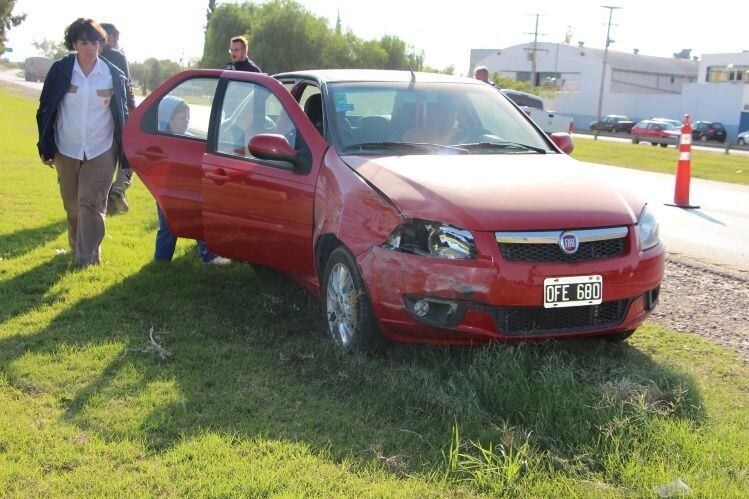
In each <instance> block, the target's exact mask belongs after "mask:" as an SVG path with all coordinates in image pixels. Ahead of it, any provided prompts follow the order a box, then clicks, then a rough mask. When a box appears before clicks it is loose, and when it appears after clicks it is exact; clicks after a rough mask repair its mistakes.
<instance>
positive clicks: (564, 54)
mask: <svg viewBox="0 0 749 499" xmlns="http://www.w3.org/2000/svg"><path fill="white" fill-rule="evenodd" d="M532 48H533V44H531V43H527V44H522V45H515V46H512V47H508V48H505V49H500V50H495V49H476V50H471V64H470V70H471V72H473V68H475V67H476V66H486V67H487V68H488V69H489V71H490V72H491V73H493V72H499V73H500V74H502V75H504V76H508V77H511V78H515V79H517V80H521V81H530V78H531V60H530V54H531V51H532ZM536 49H537V51H536V83H537V84H538V85H544V86H549V87H553V88H555V89H556V90H557V91H556V93H555V95H554V97H553V98H551V99H547V107H549V108H550V109H553V110H556V111H559V112H561V113H564V114H569V115H571V116H572V117H573V118H574V119H575V126H576V127H577V128H587V127H588V124H589V123H590V122H591V121H593V120H595V118H596V111H597V106H598V95H599V89H600V84H601V74H602V73H604V74H603V76H604V91H603V92H604V94H603V108H602V114H604V115H606V114H626V115H628V116H630V117H631V118H632V119H633V120H635V121H638V120H641V119H647V118H654V117H661V118H672V119H681V118H682V117H683V115H684V114H689V115H691V117H692V121H697V120H706V121H719V122H721V123H723V124H724V125H725V127H726V130H727V131H728V135H729V138H730V139H733V138H735V136H736V133H737V132H738V131H739V129H741V130H744V129H747V128H749V116H745V117H744V118H742V115H744V114H745V112H749V85H745V84H744V83H749V72H747V69H749V53H743V54H720V55H718V54H716V55H704V56H703V59H702V61H701V62H697V61H694V60H689V59H676V58H668V57H652V56H647V55H642V54H639V53H626V52H619V51H616V50H609V53H608V61H607V64H606V70H605V72H603V52H604V51H603V50H602V49H595V48H588V47H584V46H582V45H579V46H572V45H565V44H557V43H546V42H542V43H538V44H537V45H536ZM744 119H746V120H747V123H746V125H744V121H742V120H744ZM740 124H741V125H740Z"/></svg>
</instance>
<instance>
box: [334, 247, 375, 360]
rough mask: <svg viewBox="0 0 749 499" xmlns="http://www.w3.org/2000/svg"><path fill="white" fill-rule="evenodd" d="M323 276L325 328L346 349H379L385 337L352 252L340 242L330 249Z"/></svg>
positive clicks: (373, 350)
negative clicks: (339, 244) (377, 321)
mask: <svg viewBox="0 0 749 499" xmlns="http://www.w3.org/2000/svg"><path fill="white" fill-rule="evenodd" d="M323 276H324V277H323V289H322V298H323V312H324V313H325V329H326V330H327V331H328V335H330V338H331V339H332V340H333V343H334V344H335V345H336V347H338V348H340V349H342V350H345V351H348V352H354V351H356V352H375V351H379V350H381V349H382V348H383V347H384V346H385V338H384V336H383V335H382V333H381V332H380V330H379V328H378V327H377V323H376V322H375V318H374V314H373V313H372V305H371V303H370V302H369V295H368V293H367V288H366V286H365V285H364V279H363V278H362V276H361V272H359V266H358V265H357V264H356V260H355V259H354V257H353V255H352V254H351V253H350V252H349V251H348V250H347V249H346V248H345V247H343V246H339V247H338V248H336V249H335V250H333V252H332V253H331V254H330V257H329V258H328V261H327V262H326V264H325V272H324V274H323Z"/></svg>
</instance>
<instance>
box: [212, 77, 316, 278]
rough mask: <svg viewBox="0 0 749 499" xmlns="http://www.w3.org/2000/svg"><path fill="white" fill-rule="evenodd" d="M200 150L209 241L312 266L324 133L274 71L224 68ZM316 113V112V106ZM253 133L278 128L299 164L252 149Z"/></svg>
mask: <svg viewBox="0 0 749 499" xmlns="http://www.w3.org/2000/svg"><path fill="white" fill-rule="evenodd" d="M218 94H219V95H221V97H222V98H221V100H220V101H219V100H218V99H217V103H216V106H220V109H218V110H214V115H213V122H212V124H211V125H212V127H213V128H212V129H211V134H210V141H209V148H208V152H207V153H206V155H205V156H204V158H203V179H202V188H203V223H204V227H205V241H206V243H207V245H208V249H209V250H210V251H213V252H215V253H217V254H219V255H223V256H227V257H230V258H234V259H238V260H245V261H249V262H253V263H257V264H260V265H266V266H269V267H273V268H276V269H279V270H287V271H293V272H301V273H304V274H307V275H313V274H314V256H313V244H312V231H313V198H314V193H315V184H316V182H317V173H318V171H319V167H320V163H321V161H322V157H323V154H324V153H325V150H326V148H327V144H326V142H325V140H324V139H323V138H322V136H321V135H320V133H319V132H318V131H317V130H316V129H315V127H314V126H313V125H312V123H311V122H310V120H309V119H308V118H307V116H306V115H305V114H304V112H303V111H302V109H301V108H300V107H299V104H298V103H297V102H296V101H295V100H294V98H293V97H292V96H291V94H290V93H289V92H288V91H287V90H286V89H285V88H284V87H283V85H282V84H281V83H279V82H278V81H276V80H275V79H273V78H271V77H269V76H266V75H261V74H257V73H237V72H233V71H232V72H226V73H224V75H223V76H222V83H221V85H219V91H218ZM320 116H322V114H320ZM258 134H277V135H282V136H284V137H285V138H286V140H288V142H289V144H290V145H291V147H292V148H293V149H295V150H296V151H298V156H299V157H300V158H302V162H301V165H300V164H297V166H294V165H292V164H291V163H287V162H283V161H270V160H263V159H259V158H255V157H253V156H252V155H251V154H250V152H249V148H248V143H249V141H250V140H251V139H252V137H254V136H255V135H258Z"/></svg>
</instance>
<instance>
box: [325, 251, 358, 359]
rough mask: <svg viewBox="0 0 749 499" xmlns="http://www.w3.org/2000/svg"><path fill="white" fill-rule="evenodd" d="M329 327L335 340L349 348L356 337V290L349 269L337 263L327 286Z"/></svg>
mask: <svg viewBox="0 0 749 499" xmlns="http://www.w3.org/2000/svg"><path fill="white" fill-rule="evenodd" d="M327 288H328V289H327V300H326V308H327V310H326V311H327V318H328V327H329V329H330V332H331V333H332V334H333V336H334V339H335V340H336V341H337V342H338V343H340V344H341V345H343V346H347V345H348V344H349V343H350V342H351V340H352V338H353V337H354V329H355V324H356V289H355V287H354V280H353V278H352V277H351V273H350V272H349V270H348V268H346V266H345V265H343V264H341V263H337V264H336V265H335V266H334V267H333V268H332V269H331V271H330V275H329V276H328V286H327Z"/></svg>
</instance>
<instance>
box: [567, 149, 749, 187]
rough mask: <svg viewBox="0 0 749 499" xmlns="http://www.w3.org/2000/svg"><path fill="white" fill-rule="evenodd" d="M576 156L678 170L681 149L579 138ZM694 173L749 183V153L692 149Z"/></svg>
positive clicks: (656, 169)
mask: <svg viewBox="0 0 749 499" xmlns="http://www.w3.org/2000/svg"><path fill="white" fill-rule="evenodd" d="M572 156H573V157H574V158H576V159H579V160H580V161H590V162H592V163H603V164H606V165H613V166H623V167H626V168H635V169H637V170H646V171H650V172H659V173H668V174H671V175H675V174H676V165H677V163H678V159H679V150H678V148H676V147H673V146H669V147H667V148H664V147H651V145H650V144H645V143H640V144H627V143H622V142H611V141H608V140H592V139H587V138H578V139H576V140H575V150H574V151H573V153H572ZM691 174H692V177H695V178H704V179H708V180H719V181H721V182H733V183H736V184H749V156H743V155H740V154H722V153H720V152H706V151H695V150H692V166H691Z"/></svg>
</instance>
